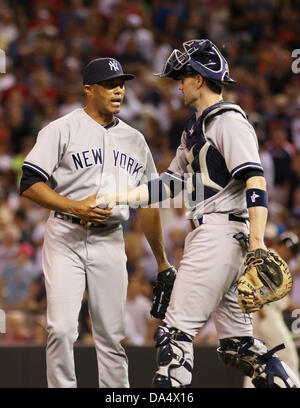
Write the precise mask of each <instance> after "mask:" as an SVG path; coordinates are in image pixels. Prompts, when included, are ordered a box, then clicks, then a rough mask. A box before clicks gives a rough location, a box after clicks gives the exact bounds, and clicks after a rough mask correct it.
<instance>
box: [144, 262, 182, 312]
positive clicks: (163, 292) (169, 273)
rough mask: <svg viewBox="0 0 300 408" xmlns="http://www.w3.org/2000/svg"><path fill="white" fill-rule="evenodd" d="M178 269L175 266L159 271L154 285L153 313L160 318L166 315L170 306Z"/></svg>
mask: <svg viewBox="0 0 300 408" xmlns="http://www.w3.org/2000/svg"><path fill="white" fill-rule="evenodd" d="M176 273H177V270H176V268H174V266H170V268H168V269H165V270H164V271H162V272H159V274H158V275H157V280H156V282H155V284H154V287H153V294H154V298H153V302H152V307H151V311H150V313H151V315H152V316H153V317H157V318H159V319H163V318H164V317H165V313H166V310H167V307H168V306H169V302H170V297H171V292H172V289H173V285H174V281H175V278H176Z"/></svg>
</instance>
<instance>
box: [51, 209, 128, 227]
mask: <svg viewBox="0 0 300 408" xmlns="http://www.w3.org/2000/svg"><path fill="white" fill-rule="evenodd" d="M54 217H55V218H59V219H60V220H64V221H69V222H71V223H72V224H79V225H81V226H84V225H82V224H80V221H81V220H80V218H77V217H74V216H73V215H69V214H63V213H60V212H58V211H55V213H54ZM119 225H120V224H119V223H115V224H103V223H102V222H101V223H99V224H97V225H91V226H90V227H88V228H89V229H96V228H116V227H118V226H119Z"/></svg>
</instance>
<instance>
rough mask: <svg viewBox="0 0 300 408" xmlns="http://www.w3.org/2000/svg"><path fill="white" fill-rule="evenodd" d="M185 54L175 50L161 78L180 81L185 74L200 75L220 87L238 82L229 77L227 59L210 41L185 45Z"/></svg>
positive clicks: (187, 42)
mask: <svg viewBox="0 0 300 408" xmlns="http://www.w3.org/2000/svg"><path fill="white" fill-rule="evenodd" d="M183 49H184V52H181V51H179V50H174V51H173V52H172V53H171V55H170V56H169V58H168V60H167V62H166V64H165V66H164V69H163V71H162V72H161V73H160V74H156V75H158V76H159V77H161V78H163V77H166V76H167V77H170V78H173V79H179V78H180V76H182V75H183V74H189V73H192V74H195V73H199V74H200V75H202V76H203V77H204V78H206V79H209V80H211V81H214V82H216V83H218V84H219V85H225V84H232V83H235V82H236V81H235V80H234V79H232V78H231V77H230V76H229V68H228V63H227V61H226V59H225V58H224V57H223V55H222V54H221V52H220V51H219V49H218V48H217V47H216V46H215V45H214V44H213V43H212V42H211V41H210V40H190V41H186V42H184V43H183Z"/></svg>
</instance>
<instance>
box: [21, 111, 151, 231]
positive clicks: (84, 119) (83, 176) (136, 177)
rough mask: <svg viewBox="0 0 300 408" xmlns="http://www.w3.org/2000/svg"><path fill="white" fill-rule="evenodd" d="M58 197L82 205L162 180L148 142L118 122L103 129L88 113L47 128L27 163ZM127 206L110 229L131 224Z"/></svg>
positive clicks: (116, 213)
mask: <svg viewBox="0 0 300 408" xmlns="http://www.w3.org/2000/svg"><path fill="white" fill-rule="evenodd" d="M24 167H28V168H31V169H33V170H35V171H37V172H38V173H40V174H41V175H42V176H43V177H44V179H45V181H47V182H48V183H49V186H50V187H51V188H52V189H53V190H54V191H55V192H57V193H58V194H61V195H63V196H64V197H68V198H70V199H72V200H82V199H84V198H86V197H88V196H90V195H93V194H98V193H99V192H102V193H107V192H113V191H119V190H126V189H127V188H132V187H135V186H137V185H139V184H140V183H141V182H145V181H147V180H149V179H150V178H151V177H157V172H156V168H155V165H154V162H153V158H152V155H151V153H150V150H149V147H148V145H147V143H146V141H145V138H144V136H143V135H142V134H141V133H140V132H139V131H137V130H136V129H134V128H132V127H131V126H129V125H127V124H126V123H125V122H123V121H122V120H120V119H119V118H115V120H114V122H113V124H111V125H109V126H106V127H105V126H100V125H99V124H98V123H97V122H96V121H95V120H94V119H93V118H91V116H89V115H88V114H87V113H86V112H85V111H84V109H76V110H74V111H73V112H71V113H69V114H67V115H65V116H63V117H62V118H60V119H57V120H55V121H53V122H51V123H50V124H49V125H47V126H46V127H45V128H43V129H42V130H41V131H40V132H39V134H38V137H37V141H36V144H35V146H34V147H33V149H32V150H31V152H30V153H29V154H28V155H27V157H26V158H25V161H24ZM128 215H129V211H128V207H127V206H126V207H125V206H122V207H121V206H117V207H115V208H114V209H113V212H112V215H111V216H110V218H109V220H108V221H107V222H108V223H115V222H116V220H118V221H124V220H126V219H128Z"/></svg>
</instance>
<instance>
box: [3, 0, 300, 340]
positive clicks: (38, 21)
mask: <svg viewBox="0 0 300 408" xmlns="http://www.w3.org/2000/svg"><path fill="white" fill-rule="evenodd" d="M194 38H209V39H211V40H212V41H213V42H215V43H216V44H217V45H218V47H219V48H220V50H221V51H222V53H223V54H224V56H225V57H226V58H227V59H228V61H229V66H230V74H231V76H232V77H233V78H234V79H236V80H237V82H238V84H237V85H235V86H233V87H232V88H230V89H227V90H226V91H225V95H224V98H225V99H228V100H232V101H235V102H237V103H238V104H240V106H241V107H242V108H243V109H244V110H245V111H246V112H247V114H248V115H249V120H250V122H251V123H252V125H253V126H254V127H255V129H256V132H257V135H258V140H259V145H260V155H261V160H262V163H263V166H264V169H265V176H266V179H267V182H268V188H269V200H270V214H269V220H268V227H267V231H266V234H267V235H268V237H269V238H270V237H271V238H272V239H273V240H276V238H277V237H278V236H279V235H280V234H281V233H282V232H284V231H287V230H289V231H293V232H294V233H295V234H297V235H298V236H300V92H299V90H300V74H299V73H298V74H297V73H294V72H293V71H292V63H293V59H292V51H293V50H295V49H298V48H300V47H299V38H300V0H126V1H125V0H94V1H93V0H64V1H62V0H0V49H2V50H4V51H5V55H6V73H5V74H0V293H1V306H0V307H1V308H3V309H5V310H6V311H7V331H8V333H7V334H6V335H5V336H2V337H1V339H0V342H1V343H4V344H5V343H8V342H19V341H22V342H23V341H27V342H31V343H33V344H44V343H45V336H46V332H45V309H46V302H45V299H46V293H45V287H44V281H43V273H42V264H41V249H42V244H43V235H44V229H45V221H46V219H47V216H48V212H47V210H44V209H42V208H40V207H39V206H37V205H35V204H33V203H32V202H30V201H29V200H27V199H25V198H21V197H20V196H19V192H18V186H19V181H20V176H21V167H22V163H23V160H24V157H25V156H26V154H27V152H28V151H29V150H30V149H31V147H32V146H33V144H34V142H35V139H36V136H37V133H38V131H39V130H40V129H41V128H42V127H43V126H45V125H47V124H48V123H49V122H50V121H52V120H54V119H56V118H58V117H60V116H62V115H65V114H67V113H68V112H70V111H72V110H73V109H76V108H78V107H81V106H84V103H85V99H84V93H83V89H82V77H81V72H82V68H83V67H84V66H85V64H86V63H87V62H88V61H90V60H91V59H93V58H98V57H106V56H111V57H115V58H117V59H118V60H119V61H120V62H121V64H122V65H123V68H124V71H127V72H129V73H133V74H135V75H136V79H135V80H133V81H130V82H128V83H126V97H125V100H124V105H123V107H122V109H121V112H120V114H119V117H120V118H121V119H122V120H124V121H125V122H128V123H129V124H130V125H132V126H133V127H136V128H137V129H139V130H140V131H141V132H142V133H143V134H144V135H145V138H146V140H147V142H148V144H149V146H150V149H151V152H152V154H153V157H154V160H155V163H156V166H157V170H158V172H159V173H161V172H162V171H164V170H165V169H166V168H167V167H168V165H169V163H170V160H171V159H172V157H173V155H174V153H175V150H176V147H177V146H178V144H179V142H180V136H181V132H182V128H183V125H184V123H185V121H186V119H187V118H188V117H189V116H190V114H191V112H190V110H189V109H188V108H186V107H184V106H182V102H181V95H180V92H179V91H178V89H177V85H176V83H175V82H174V81H171V80H168V79H166V80H158V79H157V77H155V76H154V75H153V73H157V72H160V71H161V70H162V68H163V66H164V62H165V60H166V57H167V56H168V55H169V54H170V52H171V51H172V50H173V48H182V46H181V45H182V42H183V41H186V40H190V39H194ZM237 137H238V135H237ZM177 204H180V203H177ZM176 207H181V205H176V203H175V204H173V205H172V209H171V210H170V209H162V210H161V216H162V224H163V231H164V238H165V244H166V249H167V254H168V258H169V260H170V261H171V262H172V263H173V264H174V265H175V266H178V265H179V262H180V259H181V257H182V253H183V244H184V239H185V236H186V235H187V233H188V232H189V230H190V225H189V222H188V221H187V220H186V219H185V209H184V208H176ZM124 232H125V243H126V253H127V257H128V274H129V287H128V299H127V315H126V330H127V332H126V339H125V343H126V344H135V345H144V344H151V342H152V333H153V330H154V328H155V325H156V324H157V321H156V320H153V319H150V315H149V310H150V305H151V296H152V286H151V283H152V282H153V280H154V279H155V275H156V263H155V259H154V257H153V255H152V254H151V250H150V247H149V245H148V244H147V241H146V240H145V238H144V236H143V233H142V231H141V228H140V226H139V224H138V222H137V221H136V218H135V217H134V211H132V213H131V217H130V219H129V221H128V222H127V223H125V224H124ZM299 261H300V259H296V260H295V262H294V264H295V267H294V270H295V282H296V285H295V288H299V285H300V273H299V272H297V270H298V269H300V268H299V265H300V264H299ZM297 274H299V276H298V275H297ZM297 292H298V293H297ZM292 299H293V302H294V304H296V305H300V290H298V291H297V290H293V293H292ZM79 328H80V336H79V341H81V342H82V343H85V344H89V343H90V342H91V341H92V339H91V336H90V333H91V324H90V319H89V315H88V304H87V300H86V298H85V299H84V300H83V306H82V310H81V313H80V325H79ZM206 330H207V331H206V332H205V331H203V333H202V334H201V333H200V335H199V339H198V340H197V341H198V342H199V344H210V343H211V342H214V340H215V338H214V333H213V330H212V331H210V329H209V328H207V329H206Z"/></svg>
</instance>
